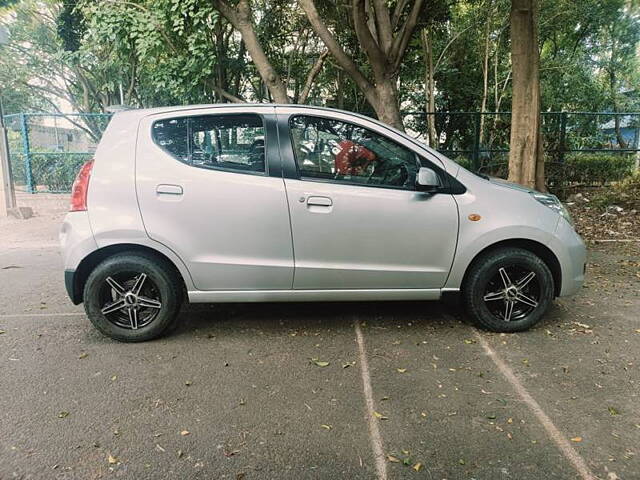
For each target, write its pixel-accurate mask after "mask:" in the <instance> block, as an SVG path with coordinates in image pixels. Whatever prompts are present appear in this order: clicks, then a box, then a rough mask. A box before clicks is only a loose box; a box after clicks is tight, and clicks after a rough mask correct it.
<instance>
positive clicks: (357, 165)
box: [336, 140, 376, 175]
mask: <svg viewBox="0 0 640 480" xmlns="http://www.w3.org/2000/svg"><path fill="white" fill-rule="evenodd" d="M338 145H339V147H340V151H339V152H338V154H337V155H336V173H339V174H341V175H362V174H363V173H364V171H365V170H366V169H367V167H368V166H369V165H370V164H371V162H373V161H375V159H376V154H375V153H373V152H372V151H371V150H369V149H368V148H366V147H364V146H362V145H359V144H357V143H355V142H352V141H351V140H342V141H341V142H340V143H339V144H338Z"/></svg>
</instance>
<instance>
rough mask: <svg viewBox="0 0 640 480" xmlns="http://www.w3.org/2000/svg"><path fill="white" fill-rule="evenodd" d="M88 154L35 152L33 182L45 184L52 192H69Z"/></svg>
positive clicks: (32, 169)
mask: <svg viewBox="0 0 640 480" xmlns="http://www.w3.org/2000/svg"><path fill="white" fill-rule="evenodd" d="M87 159H88V156H86V155H70V154H56V155H50V154H49V155H48V154H43V153H39V154H35V155H33V156H32V157H31V173H32V177H33V184H34V185H38V186H45V187H46V188H47V190H48V191H50V192H69V191H71V185H72V184H73V180H74V179H75V177H76V174H77V173H78V170H79V169H80V166H81V165H82V164H83V163H84V162H85V161H86V160H87Z"/></svg>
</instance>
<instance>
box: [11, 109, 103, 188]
mask: <svg viewBox="0 0 640 480" xmlns="http://www.w3.org/2000/svg"><path fill="white" fill-rule="evenodd" d="M4 118H5V123H6V127H7V130H8V135H9V152H10V156H11V170H12V177H13V182H14V185H15V186H16V188H17V189H18V190H24V191H26V192H28V193H38V192H50V193H61V192H69V191H70V190H71V184H72V182H73V179H74V178H75V174H76V172H77V171H78V169H79V168H80V165H82V163H84V162H85V161H86V160H87V159H89V158H91V156H92V155H93V153H94V152H95V149H96V147H97V145H98V142H99V141H100V137H101V136H102V133H103V132H104V130H105V129H106V127H107V124H108V123H109V119H110V118H111V115H110V114H102V113H89V114H50V113H46V114H44V113H19V114H13V115H6V116H5V117H4Z"/></svg>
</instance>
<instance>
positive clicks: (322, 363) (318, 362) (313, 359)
mask: <svg viewBox="0 0 640 480" xmlns="http://www.w3.org/2000/svg"><path fill="white" fill-rule="evenodd" d="M311 363H314V364H315V365H317V366H318V367H327V366H329V362H325V361H323V360H318V359H317V358H312V359H311Z"/></svg>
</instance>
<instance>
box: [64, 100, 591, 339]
mask: <svg viewBox="0 0 640 480" xmlns="http://www.w3.org/2000/svg"><path fill="white" fill-rule="evenodd" d="M60 243H61V245H62V249H63V252H64V267H65V284H66V289H67V292H68V293H69V296H70V297H71V300H72V301H73V303H75V304H78V303H80V302H84V306H85V309H86V312H87V315H88V317H89V319H90V320H91V322H92V323H93V324H94V325H95V327H96V328H98V329H99V330H100V331H101V332H103V333H104V334H106V335H108V336H110V337H112V338H114V339H117V340H121V341H128V342H135V341H143V340H149V339H152V338H155V337H158V336H160V335H162V334H163V333H165V332H167V331H168V330H169V329H170V328H171V327H172V326H174V325H175V324H176V322H177V317H178V311H179V309H180V306H181V304H182V302H183V301H185V300H188V301H190V302H292V301H343V300H344V301H348V300H365V301H370V300H437V299H440V298H441V297H442V296H443V295H445V294H448V293H460V298H461V299H462V301H463V303H464V305H465V307H466V310H467V311H468V313H469V315H470V317H471V318H472V319H473V320H474V321H475V322H476V323H477V324H478V325H479V326H481V327H483V328H486V329H489V330H493V331H499V332H515V331H520V330H524V329H527V328H529V327H531V326H532V325H534V324H535V323H537V322H538V321H539V320H540V319H541V317H542V316H543V315H544V313H545V311H546V310H547V308H548V307H549V305H550V303H551V301H552V300H553V298H554V297H557V296H562V295H570V294H573V293H575V292H576V291H577V290H578V289H579V288H580V287H581V285H582V283H583V280H584V270H585V246H584V244H583V242H582V240H581V238H580V236H579V235H578V234H577V233H576V232H575V231H574V229H573V227H572V225H571V220H570V218H569V215H568V213H567V211H566V210H565V208H564V207H563V205H562V204H561V203H560V202H559V201H558V199H557V198H556V197H554V196H553V195H548V194H543V193H539V192H536V191H532V190H527V189H525V188H523V187H521V186H518V185H514V184H509V183H506V182H503V181H498V180H493V179H488V178H483V177H481V176H478V175H476V174H473V173H471V172H469V171H467V170H465V169H464V168H462V167H460V166H459V165H458V164H456V163H455V162H453V161H451V160H449V159H447V158H446V157H444V156H442V155H441V154H439V153H438V152H436V151H433V150H431V149H429V148H427V147H426V146H425V145H423V144H421V143H419V142H417V141H415V140H413V139H412V138H411V137H409V136H407V135H405V134H403V133H401V132H399V131H397V130H394V129H393V128H390V127H388V126H386V125H384V124H382V123H380V122H377V121H375V120H372V119H370V118H367V117H364V116H361V115H357V114H353V113H348V112H343V111H337V110H331V109H325V108H316V107H308V106H294V105H282V106H280V105H264V104H262V105H244V104H243V105H203V106H191V107H172V108H159V109H150V110H132V111H126V112H121V113H117V114H116V115H115V116H114V117H113V119H112V120H111V122H110V124H109V126H108V128H107V130H106V132H105V134H104V136H103V138H102V141H101V142H100V145H99V146H98V149H97V151H96V154H95V159H94V160H91V161H89V162H87V163H86V164H85V165H84V166H83V167H82V168H81V170H80V172H79V173H78V176H77V178H76V181H75V183H74V185H73V192H72V200H71V209H70V212H69V213H68V215H67V216H66V218H65V220H64V223H63V225H62V229H61V232H60Z"/></svg>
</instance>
